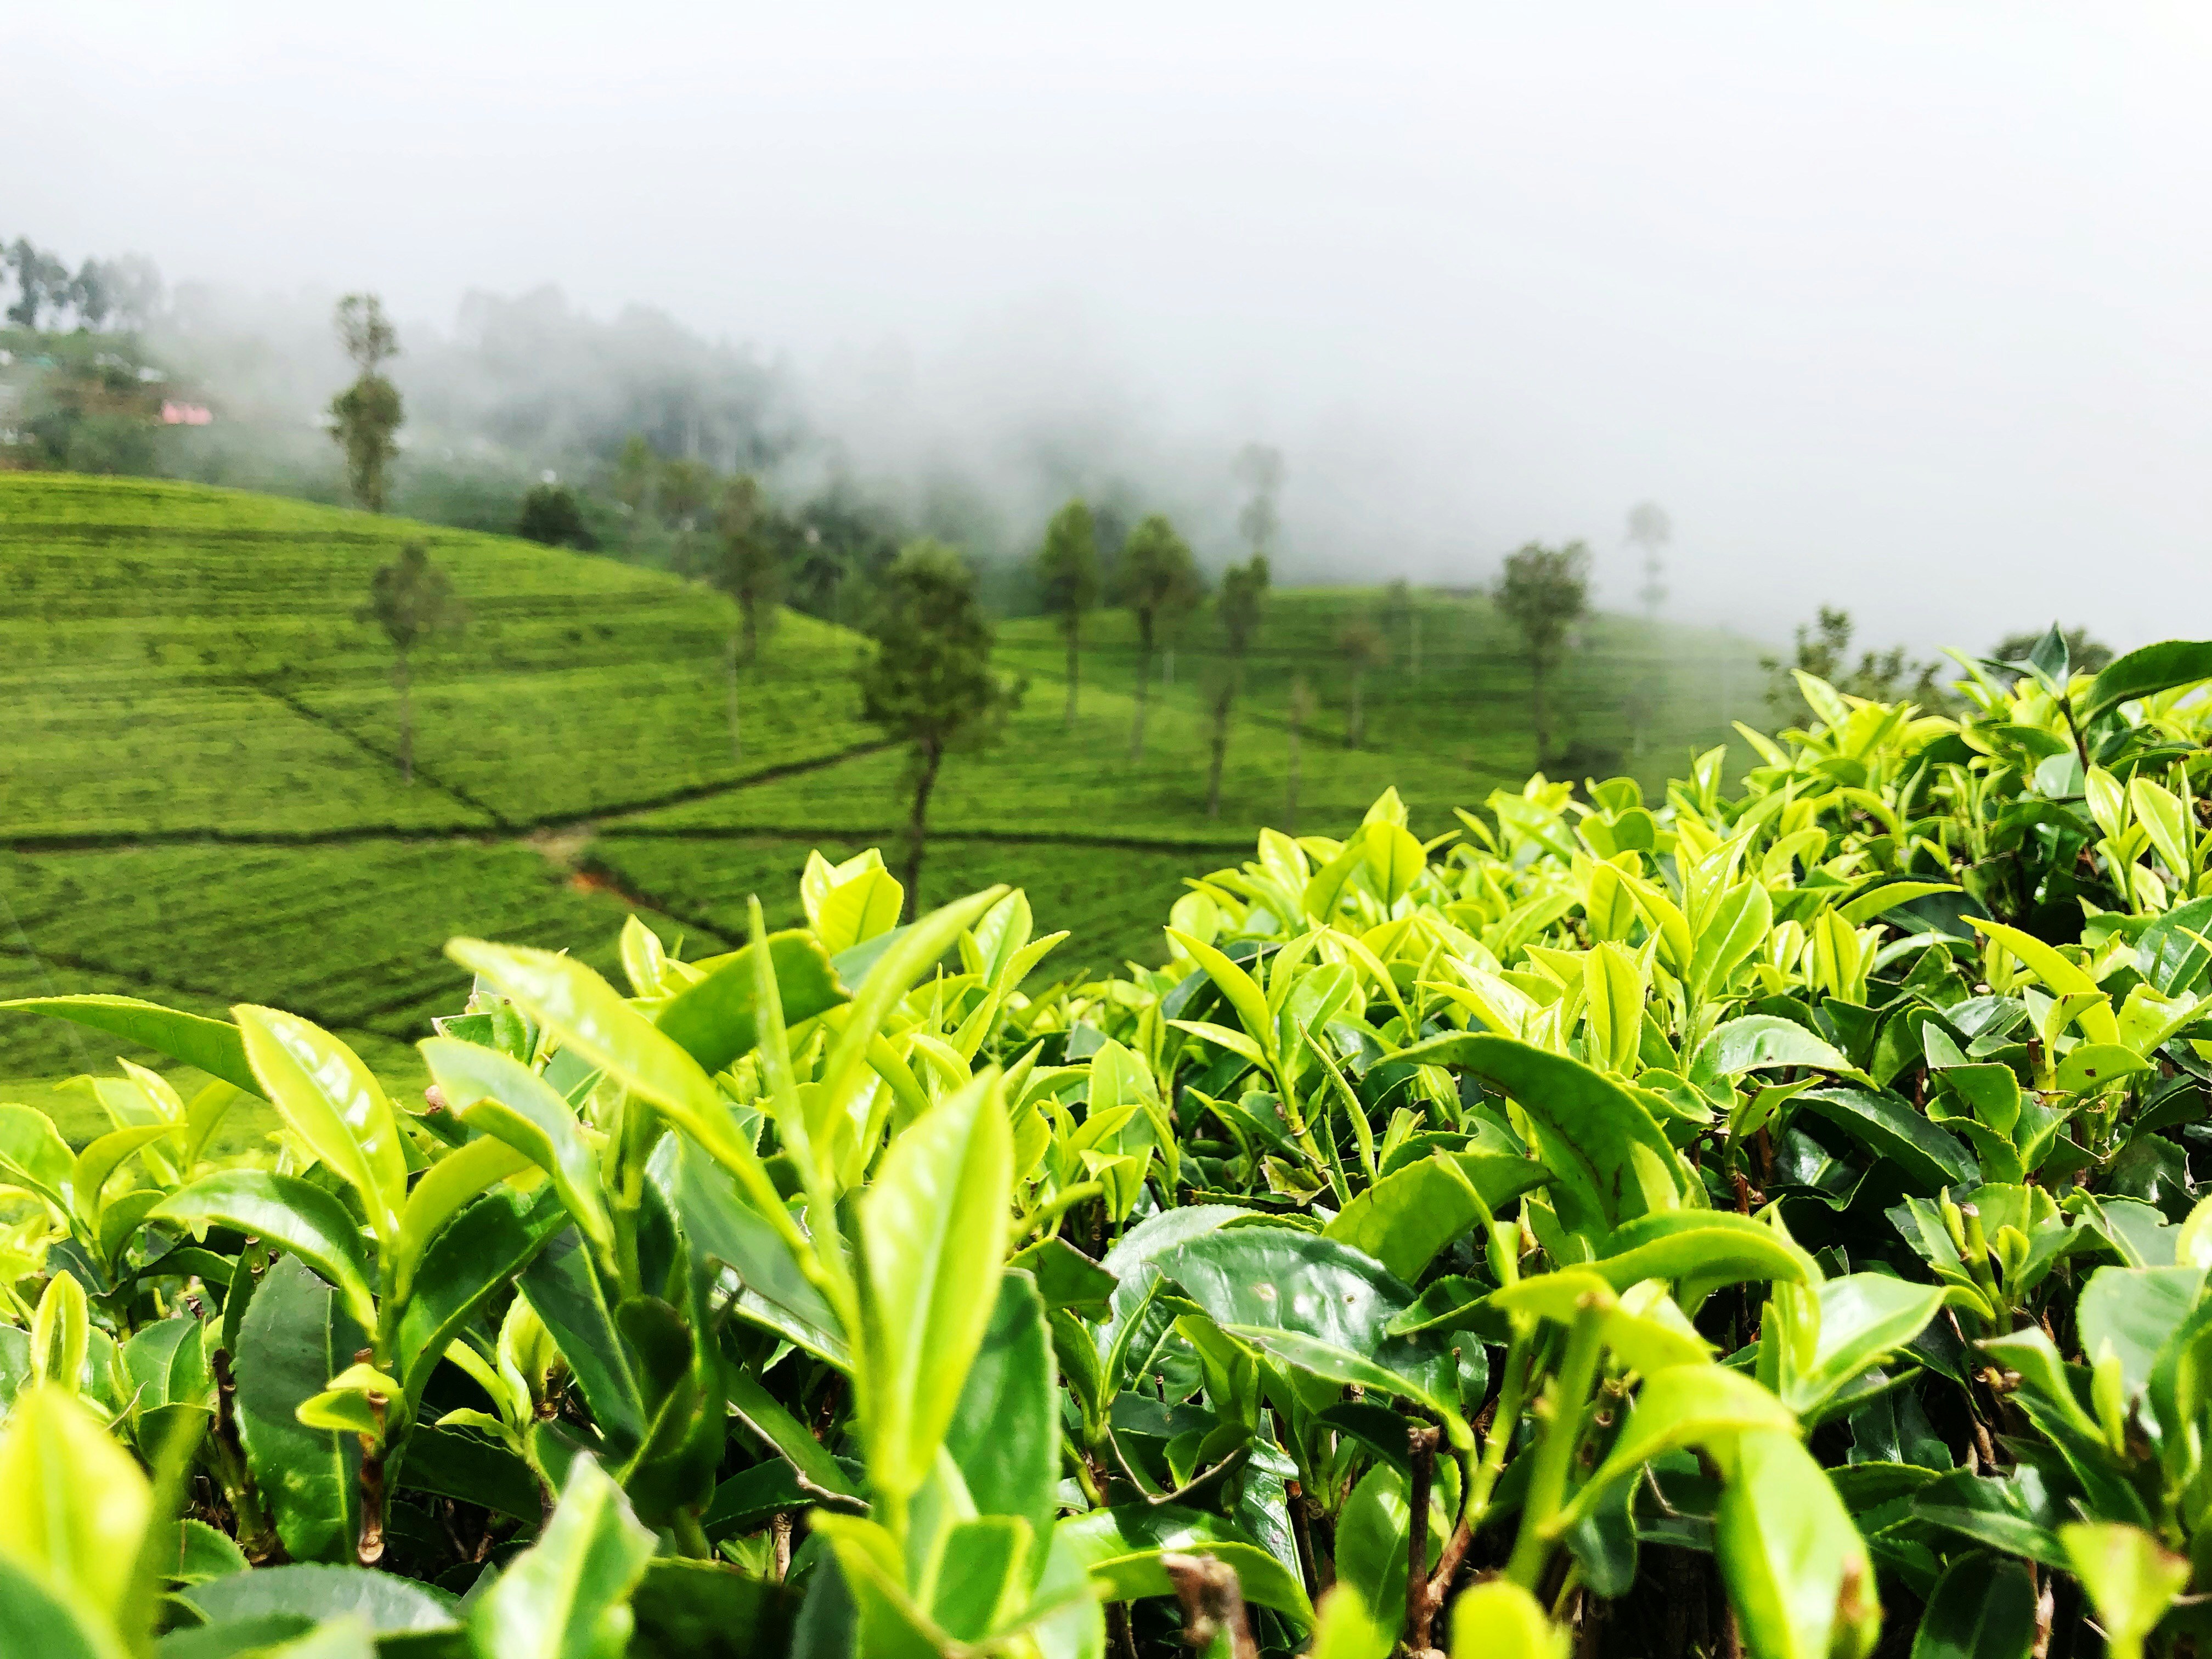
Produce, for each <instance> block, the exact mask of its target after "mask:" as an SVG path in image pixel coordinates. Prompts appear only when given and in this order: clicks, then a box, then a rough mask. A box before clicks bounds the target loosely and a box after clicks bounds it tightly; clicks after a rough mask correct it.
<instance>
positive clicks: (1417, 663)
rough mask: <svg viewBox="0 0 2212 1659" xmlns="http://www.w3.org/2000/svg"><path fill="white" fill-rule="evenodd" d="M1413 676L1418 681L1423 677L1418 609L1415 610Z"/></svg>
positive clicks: (1419, 614)
mask: <svg viewBox="0 0 2212 1659" xmlns="http://www.w3.org/2000/svg"><path fill="white" fill-rule="evenodd" d="M1413 678H1414V679H1415V680H1416V681H1418V680H1419V678H1421V613H1420V612H1419V611H1415V612H1413Z"/></svg>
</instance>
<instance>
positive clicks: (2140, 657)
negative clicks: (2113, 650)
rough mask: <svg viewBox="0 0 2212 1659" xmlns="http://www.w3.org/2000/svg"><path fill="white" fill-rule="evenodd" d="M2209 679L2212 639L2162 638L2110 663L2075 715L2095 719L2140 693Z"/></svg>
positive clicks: (2155, 692)
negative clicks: (2154, 643)
mask: <svg viewBox="0 0 2212 1659" xmlns="http://www.w3.org/2000/svg"><path fill="white" fill-rule="evenodd" d="M2208 679H2212V641H2207V640H2161V641H2159V642H2158V643H2157V644H2156V645H2146V646H2144V647H2142V648H2141V649H2140V650H2136V651H2130V652H2129V653H2127V655H2125V656H2124V657H2119V658H2116V659H2113V660H2112V662H2110V663H2107V664H2106V665H2105V667H2104V668H2103V669H2102V670H2101V671H2100V672H2099V673H2098V675H2097V678H2096V679H2095V680H2093V682H2092V683H2091V684H2090V686H2089V690H2088V691H2087V693H2086V694H2084V696H2082V699H2081V704H2080V706H2079V707H2078V708H2076V710H2075V716H2076V718H2077V719H2080V720H2083V721H2088V720H2094V719H2096V718H2097V716H2098V715H2100V714H2103V713H2105V712H2106V710H2107V709H2111V708H2118V707H2119V706H2120V705H2121V704H2122V703H2124V702H2132V701H2133V700H2134V699H2136V698H2137V697H2151V696H2157V695H2158V694H2159V693H2160V692H2161V691H2170V690H2172V689H2173V688H2174V687H2175V686H2177V685H2191V684H2195V683H2196V682H2197V681H2198V680H2208Z"/></svg>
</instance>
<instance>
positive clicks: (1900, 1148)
mask: <svg viewBox="0 0 2212 1659" xmlns="http://www.w3.org/2000/svg"><path fill="white" fill-rule="evenodd" d="M1797 1099H1798V1103H1799V1104H1800V1106H1801V1107H1802V1109H1805V1110H1807V1111H1809V1112H1813V1113H1814V1114H1816V1115H1819V1116H1821V1117H1824V1118H1826V1119H1827V1120H1828V1121H1829V1122H1831V1123H1833V1124H1834V1125H1835V1126H1836V1127H1838V1128H1839V1129H1841V1130H1842V1131H1843V1132H1844V1133H1845V1134H1848V1135H1849V1136H1850V1137H1851V1139H1854V1140H1856V1141H1857V1142H1858V1143H1859V1144H1860V1145H1861V1146H1864V1147H1865V1148H1866V1149H1867V1150H1868V1151H1869V1152H1873V1153H1875V1155H1876V1156H1878V1157H1881V1158H1887V1159H1888V1160H1889V1161H1890V1162H1891V1163H1893V1164H1896V1165H1897V1166H1898V1167H1899V1169H1901V1170H1904V1171H1905V1174H1906V1175H1908V1176H1911V1178H1912V1179H1913V1180H1914V1181H1915V1182H1919V1183H1921V1184H1922V1185H1923V1186H1924V1187H1929V1188H1937V1187H1951V1186H1955V1185H1957V1184H1959V1183H1960V1182H1967V1183H1969V1184H1971V1183H1972V1182H1977V1181H1979V1180H1980V1179H1981V1174H1982V1172H1981V1166H1980V1165H1979V1164H1977V1163H1976V1162H1975V1161H1974V1157H1973V1154H1972V1153H1971V1152H1968V1151H1967V1150H1966V1148H1965V1147H1964V1146H1960V1144H1959V1142H1958V1140H1957V1139H1956V1138H1954V1136H1952V1135H1950V1134H1948V1133H1945V1132H1944V1131H1943V1130H1942V1129H1939V1128H1937V1127H1936V1125H1934V1124H1933V1123H1930V1122H1929V1121H1928V1120H1927V1119H1926V1118H1925V1117H1923V1116H1922V1115H1920V1114H1919V1113H1918V1112H1917V1111H1915V1110H1914V1109H1913V1107H1912V1103H1911V1101H1909V1100H1906V1099H1905V1098H1904V1097H1901V1096H1899V1095H1893V1094H1889V1093H1886V1092H1882V1091H1876V1090H1873V1089H1852V1088H1834V1089H1814V1090H1810V1091H1808V1092H1806V1093H1804V1094H1802V1095H1800V1096H1798V1097H1797Z"/></svg>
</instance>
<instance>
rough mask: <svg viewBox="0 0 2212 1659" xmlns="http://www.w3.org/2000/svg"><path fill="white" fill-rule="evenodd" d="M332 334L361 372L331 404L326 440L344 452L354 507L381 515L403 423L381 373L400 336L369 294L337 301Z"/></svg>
mask: <svg viewBox="0 0 2212 1659" xmlns="http://www.w3.org/2000/svg"><path fill="white" fill-rule="evenodd" d="M337 331H338V339H339V342H340V343H342V344H343V346H344V347H345V353H346V356H349V357H350V358H351V359H353V364H354V367H355V368H356V369H357V370H359V371H360V373H359V374H357V375H356V378H355V380H354V383H353V384H352V385H351V386H348V387H347V388H346V389H345V390H344V391H343V392H339V393H338V395H337V397H335V398H331V428H330V430H331V437H332V438H334V439H335V440H337V446H338V447H339V448H340V449H342V450H343V451H344V452H345V459H346V485H347V487H348V489H350V490H351V491H352V492H353V499H354V501H355V504H356V506H359V507H364V508H366V509H367V510H368V511H369V512H371V513H381V512H383V511H384V501H385V495H386V479H385V473H386V469H387V468H388V467H390V465H392V457H393V456H395V455H397V454H398V453H399V445H398V431H399V427H400V423H401V422H403V421H404V420H405V419H406V414H405V412H404V410H403V409H402V407H401V404H400V400H399V388H398V387H397V386H393V385H392V382H391V381H390V380H386V378H385V377H384V374H383V373H382V369H383V365H384V363H385V362H386V360H387V359H388V358H392V357H396V356H398V355H399V335H398V331H397V330H396V329H394V328H393V327H392V322H391V319H389V318H387V317H386V315H385V314H384V302H383V301H381V300H380V299H378V298H377V296H376V295H374V294H349V295H346V296H345V298H344V299H343V300H341V301H338V308H337Z"/></svg>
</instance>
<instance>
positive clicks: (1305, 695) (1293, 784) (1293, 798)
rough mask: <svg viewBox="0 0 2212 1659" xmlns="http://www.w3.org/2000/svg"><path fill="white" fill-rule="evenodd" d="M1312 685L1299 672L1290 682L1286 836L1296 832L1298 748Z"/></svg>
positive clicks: (1310, 704) (1308, 713) (1307, 717)
mask: <svg viewBox="0 0 2212 1659" xmlns="http://www.w3.org/2000/svg"><path fill="white" fill-rule="evenodd" d="M1313 707H1314V700H1313V687H1311V686H1310V685H1309V684H1306V677H1305V676H1304V674H1300V675H1298V676H1297V678H1294V679H1292V680H1291V718H1290V721H1289V726H1290V739H1291V763H1290V765H1289V767H1288V768H1287V769H1286V772H1287V775H1286V776H1285V781H1284V789H1283V833H1284V834H1285V835H1286V836H1295V835H1297V833H1298V784H1299V781H1300V779H1301V776H1302V774H1301V771H1300V769H1299V764H1298V762H1299V756H1298V749H1299V745H1300V742H1301V740H1302V739H1303V738H1304V736H1305V730H1306V722H1307V721H1308V720H1311V719H1312V718H1313Z"/></svg>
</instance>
